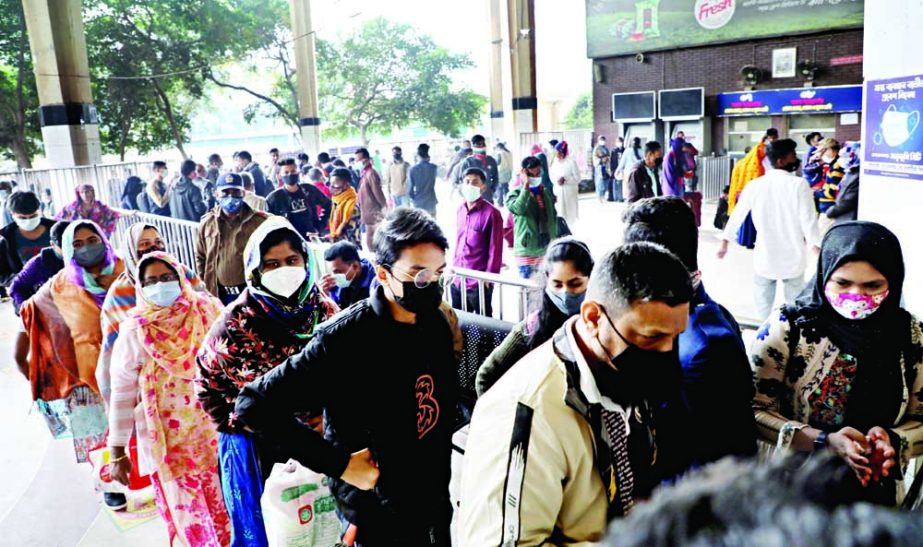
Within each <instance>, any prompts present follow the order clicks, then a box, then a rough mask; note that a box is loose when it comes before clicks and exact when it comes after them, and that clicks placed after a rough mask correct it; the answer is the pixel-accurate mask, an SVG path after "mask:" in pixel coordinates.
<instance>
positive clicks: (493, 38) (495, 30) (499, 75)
mask: <svg viewBox="0 0 923 547" xmlns="http://www.w3.org/2000/svg"><path fill="white" fill-rule="evenodd" d="M488 1H489V12H490V13H489V14H488V17H489V20H490V57H489V58H488V60H487V61H488V62H487V65H488V68H489V70H490V134H491V136H492V137H493V138H494V140H496V139H500V138H503V137H504V135H503V129H504V125H505V124H504V123H503V122H504V120H503V64H502V63H503V25H502V21H501V18H500V14H501V9H502V8H501V2H502V0H488Z"/></svg>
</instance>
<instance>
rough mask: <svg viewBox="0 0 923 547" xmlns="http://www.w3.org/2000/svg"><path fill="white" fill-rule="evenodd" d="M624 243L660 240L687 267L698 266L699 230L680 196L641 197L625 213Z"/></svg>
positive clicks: (696, 268) (693, 215)
mask: <svg viewBox="0 0 923 547" xmlns="http://www.w3.org/2000/svg"><path fill="white" fill-rule="evenodd" d="M622 222H623V223H624V224H625V236H624V240H625V243H635V242H638V241H647V242H650V243H658V244H660V245H663V246H664V247H666V248H667V250H669V251H670V252H671V253H673V254H675V255H676V256H677V257H679V259H680V260H681V261H682V262H683V264H685V266H686V269H687V270H689V271H690V272H695V271H697V270H698V269H699V259H698V252H699V229H698V228H697V227H696V225H695V213H693V212H692V208H691V207H689V205H687V204H686V202H685V201H683V200H682V199H680V198H677V197H657V198H648V199H642V200H641V201H638V202H636V203H634V204H632V205H631V206H629V207H628V208H627V209H626V210H625V213H624V214H623V215H622Z"/></svg>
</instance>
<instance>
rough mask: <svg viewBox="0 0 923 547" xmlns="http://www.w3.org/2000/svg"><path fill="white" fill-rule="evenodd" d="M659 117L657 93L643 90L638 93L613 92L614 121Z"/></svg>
mask: <svg viewBox="0 0 923 547" xmlns="http://www.w3.org/2000/svg"><path fill="white" fill-rule="evenodd" d="M656 117H657V93H656V92H654V91H641V92H638V93H613V94H612V121H614V122H623V123H624V122H649V121H651V120H653V119H654V118H656Z"/></svg>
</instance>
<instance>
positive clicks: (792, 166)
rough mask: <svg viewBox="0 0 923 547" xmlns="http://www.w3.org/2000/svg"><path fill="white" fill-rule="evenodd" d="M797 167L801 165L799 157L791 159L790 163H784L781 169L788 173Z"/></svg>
mask: <svg viewBox="0 0 923 547" xmlns="http://www.w3.org/2000/svg"><path fill="white" fill-rule="evenodd" d="M799 167H801V159H800V158H799V159H796V160H795V161H793V162H792V163H789V164H786V165H785V167H783V168H782V169H785V170H786V171H788V172H789V173H794V172H795V171H797V170H798V168H799Z"/></svg>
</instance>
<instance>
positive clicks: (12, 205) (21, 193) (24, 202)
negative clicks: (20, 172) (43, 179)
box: [6, 190, 42, 215]
mask: <svg viewBox="0 0 923 547" xmlns="http://www.w3.org/2000/svg"><path fill="white" fill-rule="evenodd" d="M6 206H7V207H8V208H9V210H10V212H11V213H16V214H18V215H31V214H32V213H35V212H37V211H38V210H39V208H41V206H42V202H41V201H39V199H38V196H36V195H35V192H32V191H31V190H17V191H15V192H13V193H12V194H10V197H9V199H8V200H7V202H6Z"/></svg>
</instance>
